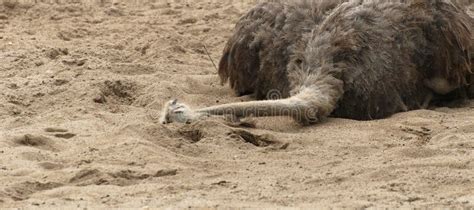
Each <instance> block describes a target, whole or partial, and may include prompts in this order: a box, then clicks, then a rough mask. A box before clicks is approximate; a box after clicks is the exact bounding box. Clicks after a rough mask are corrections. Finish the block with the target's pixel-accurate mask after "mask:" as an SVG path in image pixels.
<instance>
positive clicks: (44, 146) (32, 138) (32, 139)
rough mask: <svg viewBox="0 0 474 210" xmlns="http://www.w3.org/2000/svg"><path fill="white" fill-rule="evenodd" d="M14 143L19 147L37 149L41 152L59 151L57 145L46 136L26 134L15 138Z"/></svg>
mask: <svg viewBox="0 0 474 210" xmlns="http://www.w3.org/2000/svg"><path fill="white" fill-rule="evenodd" d="M13 143H14V144H15V145H17V146H27V147H35V148H38V149H41V150H49V151H58V150H59V149H58V148H57V146H56V143H55V142H54V141H53V140H52V139H50V138H48V137H45V136H41V135H32V134H25V135H23V136H19V137H15V138H13Z"/></svg>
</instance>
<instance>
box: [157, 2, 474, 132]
mask: <svg viewBox="0 0 474 210" xmlns="http://www.w3.org/2000/svg"><path fill="white" fill-rule="evenodd" d="M473 26H474V19H473V18H472V17H470V16H469V15H468V14H467V13H466V12H465V11H464V10H463V8H460V6H459V5H457V4H455V3H454V2H451V1H450V0H350V1H347V0H346V1H341V0H340V1H334V0H306V1H304V0H300V1H296V2H295V1H288V2H281V1H273V2H268V3H262V4H259V5H257V6H256V7H255V8H253V9H252V10H251V11H250V12H249V13H248V14H246V15H245V16H243V17H242V18H241V19H240V21H239V22H238V23H237V26H236V30H235V33H234V35H233V36H232V37H231V38H230V39H229V41H228V43H227V45H226V47H225V49H224V54H223V56H222V59H221V61H220V64H219V75H220V77H221V79H222V81H223V82H227V81H229V82H230V86H231V87H232V88H233V89H234V90H235V92H236V93H237V94H238V95H245V94H254V96H255V97H256V99H260V100H261V99H268V98H266V96H267V95H268V93H274V92H275V91H277V92H278V93H280V94H281V96H282V99H278V100H261V101H250V102H242V103H231V104H224V105H219V106H213V107H208V108H203V109H197V110H192V109H190V108H189V107H188V106H186V105H185V104H182V103H178V102H177V101H176V100H173V101H170V102H168V103H167V104H166V105H165V107H164V111H163V115H162V119H161V120H162V123H171V122H182V123H188V122H192V121H195V120H198V119H201V118H203V117H205V116H210V115H233V116H235V117H237V118H240V117H247V116H254V117H260V116H291V117H293V118H294V119H295V120H297V121H298V122H301V123H302V124H310V123H315V122H318V121H319V120H321V119H322V118H324V117H327V116H329V115H331V116H335V117H343V118H351V119H358V120H370V119H378V118H384V117H387V116H390V115H392V114H394V113H397V112H403V111H408V110H414V109H420V108H425V107H426V106H428V105H429V104H431V103H434V102H436V101H438V102H439V101H449V100H454V99H463V98H467V97H472V96H473V95H474V94H473V93H474V91H473V87H474V85H472V83H473V82H474V74H473V71H472V63H473V59H472V57H474V45H473V42H472V40H473V37H474V36H473V34H472V33H473V28H474V27H473Z"/></svg>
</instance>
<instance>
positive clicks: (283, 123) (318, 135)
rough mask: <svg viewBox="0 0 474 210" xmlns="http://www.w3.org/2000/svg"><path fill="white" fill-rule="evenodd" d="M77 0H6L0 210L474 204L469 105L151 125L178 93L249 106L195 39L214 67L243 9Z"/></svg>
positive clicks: (194, 101) (204, 0)
mask: <svg viewBox="0 0 474 210" xmlns="http://www.w3.org/2000/svg"><path fill="white" fill-rule="evenodd" d="M31 2H33V1H31ZM43 2H44V1H43ZM53 2H54V3H53ZM68 2H69V3H68ZM71 2H72V3H71ZM74 2H82V3H74ZM84 2H86V1H72V0H69V1H49V3H36V4H34V3H28V2H26V3H25V2H20V3H18V2H17V1H15V0H3V1H1V3H2V4H0V78H1V79H0V90H1V91H0V157H1V158H0V183H1V184H0V207H1V208H8V207H40V208H51V207H56V208H57V207H74V208H94V207H124V208H127V207H131V208H147V207H149V208H154V207H161V208H164V207H175V208H186V207H194V208H226V207H258V208H262V207H303V208H304V207H315V206H319V207H329V206H331V207H356V208H368V207H374V208H375V207H376V208H381V207H471V208H473V207H474V123H473V122H474V101H471V102H467V103H465V104H463V105H462V106H460V107H455V108H446V107H441V108H434V109H430V110H418V111H411V112H407V113H400V114H397V115H394V116H392V117H390V118H387V119H384V120H376V121H365V122H364V121H354V120H348V119H335V118H329V119H328V120H326V121H325V122H323V123H320V124H318V125H314V126H308V127H301V126H299V125H298V124H296V123H294V122H293V121H292V120H290V119H286V118H263V119H254V120H255V123H256V128H236V127H231V126H229V125H226V124H224V123H222V121H219V120H216V119H209V120H204V121H201V122H198V123H194V124H191V125H182V124H170V125H161V124H159V123H158V120H159V116H160V110H161V107H162V105H163V103H165V102H166V101H168V100H170V99H173V98H178V99H180V100H181V101H184V102H187V103H188V104H191V105H192V106H193V107H204V106H209V105H216V104H223V103H227V102H236V101H246V100H249V98H248V97H241V98H239V97H236V96H235V95H234V94H233V93H232V91H231V90H230V88H229V87H227V86H221V85H220V83H219V79H218V76H217V74H216V70H215V68H214V66H213V65H212V63H211V62H210V60H209V58H208V56H207V54H206V50H205V48H204V46H206V48H207V49H208V51H209V53H210V57H212V59H213V60H214V61H218V59H219V57H220V53H221V51H222V49H223V46H224V44H225V41H226V39H227V38H228V37H229V36H230V34H231V33H232V28H233V26H234V24H235V22H236V21H237V20H238V18H239V17H240V16H241V15H242V14H244V13H245V11H246V10H247V9H248V8H250V7H251V6H252V5H253V4H254V3H253V2H252V1H242V2H241V1H234V2H233V3H230V2H232V1H222V2H221V1H210V0H195V1H167V2H165V1H150V2H155V3H150V2H143V1H141V2H140V1H128V2H127V3H121V2H120V1H114V2H115V3H111V2H109V1H96V2H94V1H87V3H84ZM123 2H126V1H123ZM134 3H135V4H134Z"/></svg>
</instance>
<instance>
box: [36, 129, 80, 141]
mask: <svg viewBox="0 0 474 210" xmlns="http://www.w3.org/2000/svg"><path fill="white" fill-rule="evenodd" d="M44 131H45V132H47V133H54V134H53V135H54V137H57V138H62V139H70V138H73V137H75V136H76V135H77V134H74V133H69V132H68V130H67V129H63V128H45V129H44Z"/></svg>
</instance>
